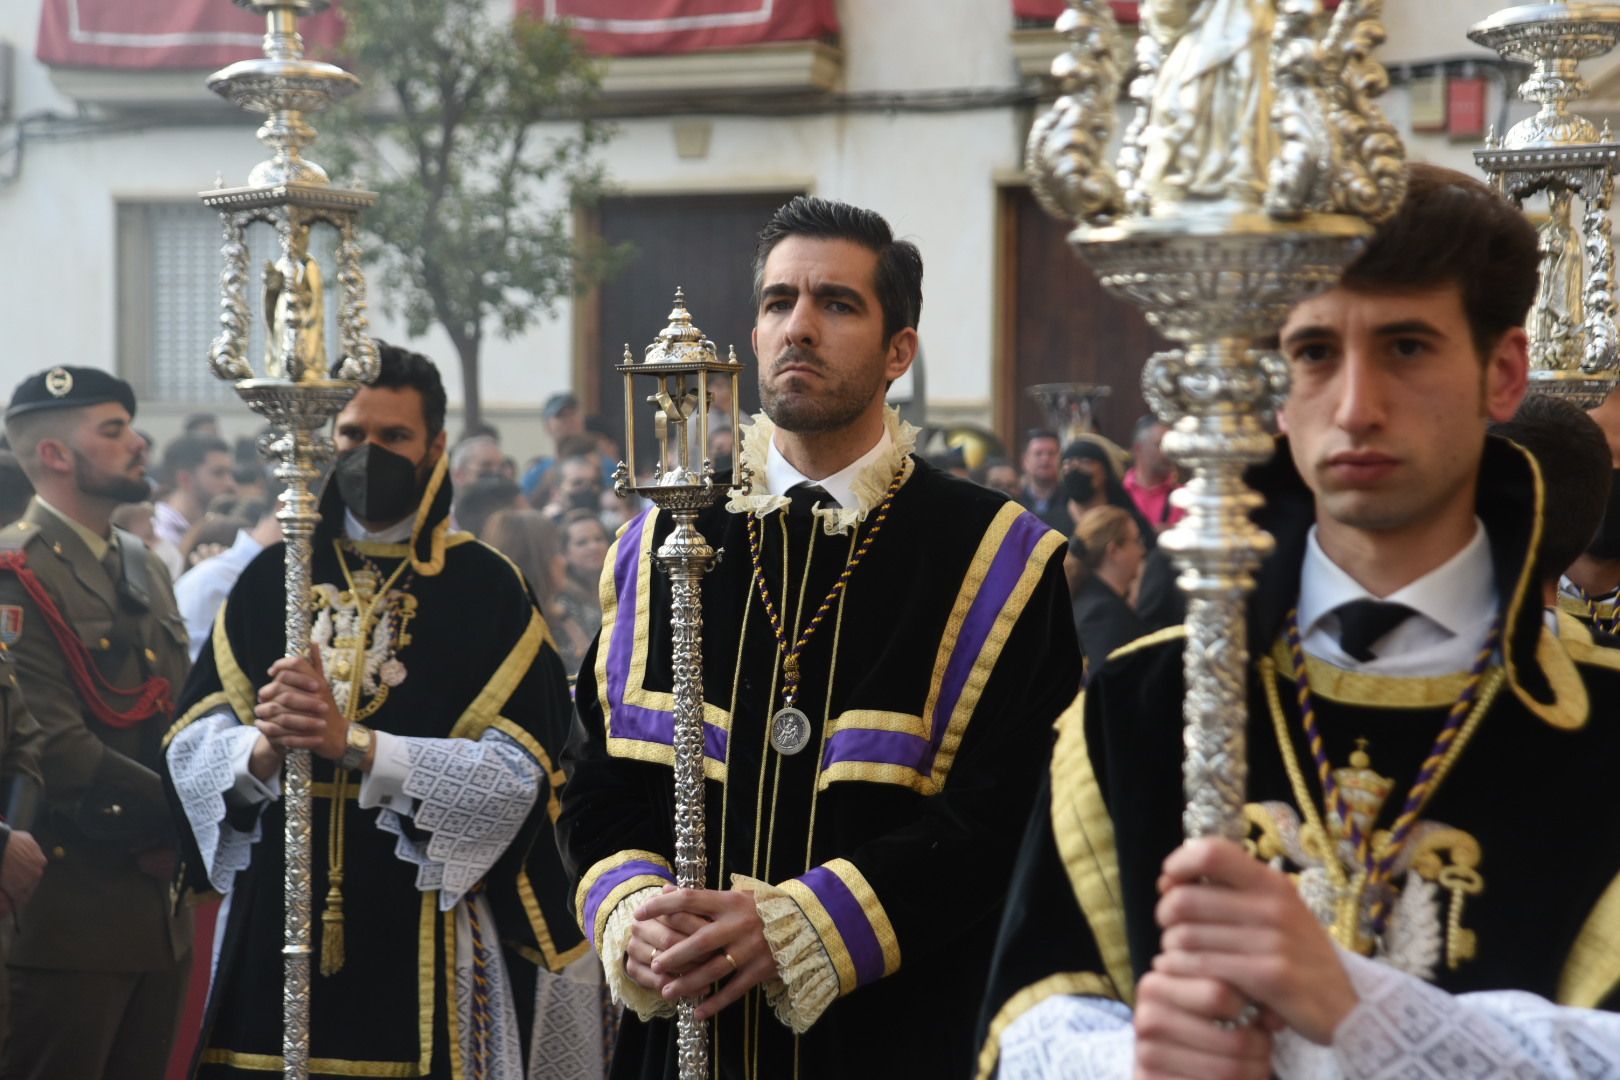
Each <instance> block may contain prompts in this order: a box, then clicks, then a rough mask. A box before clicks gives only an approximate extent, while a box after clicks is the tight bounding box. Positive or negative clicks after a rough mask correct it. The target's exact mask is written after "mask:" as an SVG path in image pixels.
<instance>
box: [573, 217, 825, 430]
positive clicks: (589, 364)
mask: <svg viewBox="0 0 1620 1080" xmlns="http://www.w3.org/2000/svg"><path fill="white" fill-rule="evenodd" d="M796 194H800V192H794V191H784V192H766V193H749V194H726V195H632V196H622V197H616V198H608V199H603V200H602V201H601V203H600V204H599V206H598V207H597V209H596V215H595V216H596V219H597V228H598V230H599V234H600V236H601V237H602V239H603V240H604V241H605V242H606V243H608V244H630V245H632V247H633V248H634V255H633V256H632V258H631V260H630V263H629V265H628V266H626V267H625V269H624V270H623V272H621V273H620V274H618V275H617V276H616V277H614V279H613V280H612V281H610V282H608V283H607V284H605V285H603V286H601V288H600V289H599V290H598V291H597V294H596V297H595V299H594V303H592V304H589V305H588V306H587V309H589V308H594V309H595V311H594V319H593V320H592V323H593V325H592V326H591V327H589V328H588V332H587V334H586V335H585V339H584V341H583V342H582V345H583V350H582V351H583V352H584V354H585V359H586V364H585V370H584V371H582V372H581V373H580V374H581V375H582V376H583V378H581V379H580V380H579V385H580V387H581V394H582V396H583V397H584V398H585V405H586V408H587V409H588V410H590V411H594V412H598V413H600V414H601V415H602V417H603V418H604V419H605V420H606V421H607V422H608V424H609V425H610V426H611V428H612V430H613V431H614V432H615V433H616V434H617V435H618V437H619V438H620V440H621V442H622V440H623V437H624V433H623V427H624V383H623V380H622V378H621V377H620V375H619V374H618V373H617V372H615V371H614V370H613V365H615V364H617V363H619V362H620V358H621V357H622V356H623V354H624V347H625V345H626V344H628V345H629V346H630V351H631V352H632V354H634V355H635V356H637V357H640V356H641V352H642V350H643V349H644V348H646V346H647V345H648V343H650V342H651V341H653V340H654V338H656V337H657V335H658V331H660V330H662V329H663V328H664V326H665V325H666V324H667V323H668V322H669V312H670V308H671V306H672V304H673V301H674V298H675V288H676V286H680V287H681V288H682V289H683V290H684V291H685V293H686V306H687V310H689V311H690V312H691V313H692V321H693V322H694V323H696V324H697V326H698V328H699V329H700V330H702V331H703V332H704V334H705V335H707V336H708V338H709V339H710V340H711V341H713V342H714V343H715V346H716V350H717V351H718V353H719V354H720V356H721V358H722V359H723V358H724V357H725V355H726V350H727V348H728V347H730V346H736V349H737V358H738V359H739V360H741V361H743V363H744V364H745V365H746V370H745V371H744V373H743V377H742V381H741V395H740V398H741V400H740V402H739V406H740V408H741V410H742V411H743V413H744V414H745V415H749V414H752V413H754V412H756V411H758V408H759V387H758V382H757V378H756V374H755V366H754V352H753V348H752V347H751V346H750V345H749V332H750V331H751V330H752V329H753V327H754V307H753V301H752V293H753V269H752V266H753V257H754V242H755V240H756V238H757V237H758V235H759V231H760V229H761V228H763V227H764V225H765V223H766V222H767V221H768V220H770V216H771V214H772V213H774V212H775V211H776V209H777V207H779V206H781V205H782V204H783V203H785V202H787V201H788V200H789V199H791V198H792V197H793V196H794V195H796ZM587 317H589V316H587ZM636 415H637V417H638V420H637V427H636V443H637V448H638V451H643V452H647V453H650V451H651V449H652V445H653V444H652V419H651V412H650V410H648V409H645V408H638V410H637V414H636Z"/></svg>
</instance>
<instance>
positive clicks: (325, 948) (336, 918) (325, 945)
mask: <svg viewBox="0 0 1620 1080" xmlns="http://www.w3.org/2000/svg"><path fill="white" fill-rule="evenodd" d="M348 808H349V773H348V770H346V769H339V770H338V775H337V778H336V780H335V781H334V782H333V784H332V810H331V817H330V818H328V819H327V820H328V823H329V827H328V829H327V844H326V879H327V882H328V888H327V890H326V906H325V907H324V908H323V909H322V910H321V974H322V975H336V974H337V973H338V972H340V971H342V970H343V964H344V961H345V960H346V959H347V956H346V953H345V949H344V941H343V833H344V828H343V827H344V817H345V815H346V814H347V812H348Z"/></svg>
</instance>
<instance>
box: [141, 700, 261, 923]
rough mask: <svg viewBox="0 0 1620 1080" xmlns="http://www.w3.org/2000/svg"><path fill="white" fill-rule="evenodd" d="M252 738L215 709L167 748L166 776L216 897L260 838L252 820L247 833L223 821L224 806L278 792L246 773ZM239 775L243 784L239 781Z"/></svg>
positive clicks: (251, 732)
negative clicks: (244, 778) (178, 797)
mask: <svg viewBox="0 0 1620 1080" xmlns="http://www.w3.org/2000/svg"><path fill="white" fill-rule="evenodd" d="M258 736H259V732H258V729H257V728H254V727H251V726H249V725H245V724H241V723H239V722H238V721H237V719H236V714H235V713H233V712H232V711H231V710H230V709H228V708H221V709H216V710H215V711H213V712H211V713H208V714H207V715H205V716H202V717H199V718H198V719H197V720H196V721H194V722H192V723H191V724H189V725H187V726H186V727H185V728H184V729H182V730H181V731H180V733H179V734H177V735H176V736H175V737H174V741H173V742H171V743H170V744H169V750H168V758H169V776H170V778H171V779H172V780H173V781H174V790H175V792H176V793H177V794H178V795H179V796H180V805H181V808H182V809H183V810H184V811H185V815H186V823H187V824H188V825H189V826H190V827H191V833H192V836H193V837H195V838H196V841H197V851H198V853H199V854H200V855H201V856H202V861H203V868H204V870H205V871H206V872H207V874H208V883H209V884H210V885H212V886H213V887H214V889H215V890H216V891H218V892H221V893H228V892H230V891H231V886H232V885H233V884H234V883H235V881H236V875H237V872H238V871H241V870H246V869H247V867H248V864H249V863H250V862H251V861H252V853H253V845H254V844H255V843H257V842H258V840H259V836H260V834H261V830H260V826H259V822H258V821H257V819H255V821H254V823H253V831H252V832H251V833H245V832H240V831H238V830H236V829H233V828H232V827H231V825H230V822H229V821H228V820H227V818H226V809H227V802H230V803H232V804H236V805H253V804H254V803H255V802H263V801H265V800H267V799H270V798H274V797H275V796H276V795H277V794H278V793H279V790H280V786H279V784H278V785H277V786H276V787H275V788H270V787H268V786H267V785H264V784H261V783H260V782H259V781H258V780H257V779H255V778H254V777H253V775H252V774H251V773H249V772H248V771H247V759H248V756H249V755H251V754H252V752H253V744H254V742H255V741H256V740H257V739H258ZM244 776H245V777H246V779H247V781H248V782H249V783H248V784H244V783H243V777H244ZM254 794H257V796H258V797H257V798H254V797H252V796H253V795H254ZM239 798H240V799H242V800H243V801H242V802H241V803H237V800H238V799H239Z"/></svg>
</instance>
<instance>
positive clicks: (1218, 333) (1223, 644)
mask: <svg viewBox="0 0 1620 1080" xmlns="http://www.w3.org/2000/svg"><path fill="white" fill-rule="evenodd" d="M1380 11H1381V4H1380V3H1379V2H1378V0H1344V2H1343V3H1341V4H1340V5H1339V6H1338V8H1337V9H1336V10H1335V11H1334V12H1333V14H1332V15H1331V16H1329V15H1328V14H1327V13H1325V12H1324V10H1323V7H1322V3H1321V0H1142V3H1141V13H1142V16H1141V29H1142V33H1141V37H1140V38H1139V39H1138V41H1137V46H1136V55H1135V61H1136V62H1135V68H1134V71H1133V74H1132V78H1131V80H1130V84H1129V95H1130V99H1131V102H1132V103H1133V104H1134V106H1135V109H1134V117H1133V119H1132V120H1131V122H1130V124H1129V126H1128V128H1127V129H1126V130H1125V132H1124V134H1123V138H1122V144H1121V147H1120V150H1119V153H1118V156H1117V160H1116V161H1114V162H1109V161H1107V160H1105V152H1106V149H1107V147H1108V146H1109V144H1110V142H1111V140H1112V139H1113V136H1114V128H1115V109H1116V103H1117V98H1118V93H1119V87H1120V85H1121V81H1122V73H1121V71H1120V70H1119V64H1118V62H1117V61H1116V60H1115V42H1116V40H1117V38H1118V35H1119V28H1118V25H1117V24H1116V22H1115V20H1114V16H1113V14H1112V12H1111V10H1110V5H1109V4H1108V3H1107V2H1106V0H1069V10H1068V11H1066V12H1064V13H1063V15H1062V16H1061V17H1060V18H1059V19H1058V22H1057V28H1058V30H1059V31H1060V32H1062V33H1063V34H1065V35H1066V36H1067V37H1068V39H1069V42H1070V46H1069V48H1068V50H1067V51H1066V52H1065V53H1064V54H1063V55H1061V56H1060V57H1059V58H1058V59H1057V60H1056V61H1055V62H1054V64H1053V69H1052V70H1053V74H1054V76H1055V77H1056V79H1057V82H1058V85H1059V89H1060V92H1061V96H1060V97H1059V98H1058V99H1057V101H1056V102H1055V104H1054V105H1053V106H1052V108H1051V109H1050V110H1049V111H1048V112H1047V113H1045V114H1044V115H1043V116H1041V117H1040V118H1039V119H1037V120H1036V122H1035V124H1034V126H1033V128H1032V129H1031V131H1030V135H1029V143H1028V152H1027V161H1026V168H1027V171H1028V172H1029V174H1030V176H1031V178H1032V181H1033V184H1034V190H1035V193H1036V196H1037V198H1039V200H1040V201H1041V204H1042V205H1043V206H1044V207H1045V208H1046V209H1047V210H1048V211H1049V212H1051V213H1052V214H1054V215H1056V216H1058V217H1060V218H1063V219H1066V220H1068V221H1072V222H1075V223H1076V228H1075V229H1074V231H1073V232H1071V233H1070V234H1069V241H1070V244H1071V245H1072V246H1073V247H1074V248H1075V250H1076V251H1077V252H1078V253H1079V254H1080V255H1081V256H1082V257H1084V258H1085V259H1086V260H1087V261H1088V262H1090V263H1091V264H1092V266H1093V268H1094V269H1095V270H1096V271H1097V273H1098V276H1099V278H1100V279H1101V281H1102V283H1103V285H1104V286H1105V287H1107V288H1108V289H1109V290H1110V291H1112V292H1114V293H1116V294H1117V295H1121V296H1124V297H1127V298H1128V299H1130V300H1131V301H1132V302H1134V303H1136V304H1137V305H1139V306H1140V307H1141V308H1142V309H1143V310H1144V312H1145V313H1146V314H1147V317H1148V320H1149V322H1151V323H1152V324H1153V325H1154V326H1155V327H1156V328H1157V329H1158V330H1159V331H1160V332H1161V333H1163V334H1164V335H1165V336H1166V337H1168V338H1170V339H1171V340H1172V341H1175V342H1177V343H1179V344H1180V346H1181V347H1180V348H1178V349H1174V350H1171V351H1167V352H1162V353H1158V354H1156V355H1155V356H1153V357H1152V358H1151V359H1150V360H1149V361H1148V363H1147V366H1146V368H1145V370H1144V371H1143V373H1142V389H1143V394H1144V396H1145V397H1146V399H1147V401H1148V404H1149V405H1150V406H1151V407H1152V408H1153V410H1154V412H1155V413H1157V414H1158V416H1159V417H1160V419H1162V420H1164V421H1165V423H1166V424H1168V425H1169V427H1170V431H1169V432H1168V433H1167V434H1166V436H1165V440H1164V445H1165V449H1166V450H1167V451H1168V452H1169V453H1170V454H1171V456H1172V457H1174V458H1175V459H1176V460H1177V461H1178V462H1179V463H1180V464H1181V465H1182V466H1183V467H1184V469H1185V470H1186V472H1187V473H1188V475H1189V476H1190V479H1189V481H1188V483H1187V485H1186V486H1185V487H1184V488H1183V489H1182V490H1181V491H1179V492H1177V493H1176V495H1175V496H1173V498H1174V499H1175V502H1176V505H1177V506H1179V507H1181V508H1183V509H1185V510H1186V511H1187V516H1186V517H1185V518H1183V519H1182V521H1181V522H1180V524H1178V525H1177V526H1176V527H1175V528H1173V529H1171V530H1170V531H1168V532H1166V533H1165V534H1163V536H1162V537H1161V538H1160V543H1161V544H1163V545H1164V547H1165V549H1166V550H1167V551H1169V552H1170V553H1171V554H1172V556H1173V557H1174V559H1175V563H1176V566H1177V568H1178V569H1179V570H1180V577H1179V578H1178V584H1179V585H1180V587H1181V588H1182V589H1183V590H1184V591H1185V592H1186V594H1187V598H1188V605H1187V607H1188V613H1187V642H1186V649H1185V654H1184V660H1183V665H1184V671H1185V677H1186V690H1187V693H1186V699H1185V705H1184V718H1185V721H1186V758H1185V763H1184V777H1183V779H1184V785H1185V792H1186V799H1187V808H1186V811H1185V813H1184V815H1183V827H1184V830H1185V832H1186V834H1187V835H1188V836H1190V837H1196V836H1211V835H1213V836H1226V837H1230V838H1233V839H1237V838H1240V837H1241V836H1242V835H1243V832H1244V825H1243V804H1244V790H1245V785H1246V781H1247V759H1246V747H1245V733H1244V717H1245V715H1246V712H1247V709H1246V702H1245V692H1244V688H1245V680H1246V675H1247V669H1248V664H1249V656H1248V647H1247V637H1246V634H1245V629H1244V602H1245V598H1246V596H1247V594H1248V593H1249V592H1250V591H1252V590H1253V588H1254V579H1253V573H1254V570H1255V569H1256V568H1257V567H1258V566H1259V564H1260V561H1261V559H1262V558H1264V556H1265V555H1266V554H1267V553H1268V552H1269V551H1270V550H1271V548H1272V540H1271V537H1270V536H1269V535H1267V534H1266V533H1265V532H1263V531H1262V530H1260V529H1259V528H1257V527H1256V526H1255V525H1254V524H1253V523H1252V522H1251V521H1250V519H1249V513H1250V511H1251V510H1253V509H1254V508H1255V507H1256V506H1258V505H1259V503H1260V501H1261V500H1260V496H1259V495H1258V494H1257V493H1255V492H1254V491H1253V490H1251V489H1250V488H1249V487H1247V485H1245V484H1244V482H1243V470H1244V469H1245V467H1247V466H1249V465H1251V464H1254V463H1257V462H1261V461H1264V460H1266V459H1267V458H1268V457H1269V456H1270V454H1271V452H1272V447H1273V443H1272V440H1271V438H1270V436H1269V435H1268V434H1267V432H1266V429H1265V426H1264V423H1263V420H1264V417H1265V416H1266V414H1267V413H1269V412H1270V411H1272V410H1274V409H1275V408H1276V407H1277V406H1278V405H1279V404H1280V403H1281V401H1282V399H1283V397H1284V395H1285V394H1286V392H1287V385H1288V374H1287V368H1286V366H1285V365H1284V363H1283V361H1282V359H1281V357H1279V356H1277V355H1276V354H1275V353H1272V352H1267V351H1264V350H1260V349H1257V348H1256V347H1255V345H1254V342H1255V340H1256V339H1257V338H1262V337H1268V336H1270V335H1272V334H1274V333H1275V332H1276V330H1277V328H1278V327H1279V326H1280V325H1281V324H1282V322H1283V320H1284V318H1285V317H1286V315H1287V313H1288V311H1289V309H1290V307H1291V306H1292V305H1293V304H1294V303H1295V302H1296V301H1298V300H1299V299H1300V298H1301V297H1303V296H1305V295H1306V294H1308V293H1310V292H1312V291H1316V290H1320V289H1323V288H1326V287H1328V286H1330V285H1332V284H1333V282H1334V281H1335V280H1336V279H1337V277H1338V274H1339V271H1340V269H1341V268H1342V266H1343V265H1344V264H1345V263H1346V262H1347V261H1348V260H1349V259H1350V258H1351V257H1352V256H1353V255H1354V254H1355V253H1356V252H1357V251H1358V250H1359V248H1360V246H1361V244H1362V243H1363V242H1364V238H1365V237H1366V236H1367V235H1369V233H1370V232H1371V229H1370V226H1369V224H1368V222H1369V221H1376V220H1379V219H1382V218H1383V217H1385V216H1387V215H1389V214H1390V213H1392V212H1393V211H1394V210H1395V208H1396V206H1397V205H1398V204H1399V202H1400V200H1401V198H1402V196H1403V195H1404V193H1405V170H1404V161H1403V159H1402V151H1401V146H1400V141H1399V140H1398V139H1397V137H1396V135H1395V132H1394V129H1393V128H1392V127H1391V126H1390V124H1389V123H1388V121H1386V120H1385V119H1384V117H1383V115H1382V114H1381V113H1380V112H1379V110H1378V108H1377V107H1376V106H1375V105H1374V104H1373V102H1372V98H1373V97H1375V96H1376V95H1377V94H1378V93H1380V92H1382V90H1383V89H1384V87H1385V85H1386V81H1387V80H1386V77H1385V73H1384V71H1383V69H1382V67H1380V66H1379V65H1378V64H1377V62H1375V61H1374V60H1373V59H1372V57H1371V55H1370V52H1371V49H1372V48H1373V46H1375V45H1376V44H1377V43H1378V42H1379V41H1381V40H1382V39H1383V27H1382V26H1381V25H1380V24H1379V21H1378V18H1379V14H1380Z"/></svg>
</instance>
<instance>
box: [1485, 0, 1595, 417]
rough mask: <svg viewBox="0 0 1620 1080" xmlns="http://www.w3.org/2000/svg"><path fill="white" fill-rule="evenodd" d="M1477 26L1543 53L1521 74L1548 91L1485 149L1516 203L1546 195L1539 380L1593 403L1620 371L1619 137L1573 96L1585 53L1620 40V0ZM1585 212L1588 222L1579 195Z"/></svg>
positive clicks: (1511, 52)
mask: <svg viewBox="0 0 1620 1080" xmlns="http://www.w3.org/2000/svg"><path fill="white" fill-rule="evenodd" d="M1468 36H1469V37H1470V38H1471V39H1473V40H1474V41H1477V42H1478V43H1479V44H1481V45H1484V46H1487V47H1488V48H1492V49H1495V50H1496V51H1497V52H1499V53H1501V54H1502V56H1503V57H1504V58H1506V59H1509V60H1518V61H1522V62H1524V63H1528V64H1530V65H1532V68H1531V72H1530V77H1529V78H1527V79H1526V80H1525V81H1524V82H1523V83H1521V84H1520V85H1519V95H1520V96H1521V97H1523V98H1524V99H1525V100H1526V101H1534V102H1539V103H1540V105H1541V108H1540V109H1539V110H1538V111H1537V112H1536V114H1535V115H1534V116H1531V117H1529V118H1528V119H1525V120H1521V121H1520V122H1519V123H1517V124H1515V125H1513V127H1512V128H1511V129H1509V131H1508V133H1507V135H1506V136H1504V137H1503V138H1501V139H1497V138H1496V137H1495V134H1494V132H1493V133H1492V135H1491V137H1489V138H1488V139H1487V140H1486V145H1485V149H1483V150H1476V151H1474V160H1475V162H1476V163H1478V165H1479V167H1480V168H1481V169H1483V170H1484V171H1485V173H1486V175H1488V176H1489V177H1490V178H1491V180H1492V182H1494V183H1495V184H1496V186H1497V188H1498V189H1499V190H1500V191H1501V192H1502V193H1503V194H1505V195H1506V196H1508V198H1510V199H1512V200H1513V201H1514V202H1515V203H1516V204H1518V205H1520V206H1522V205H1524V201H1525V200H1526V199H1528V198H1531V197H1533V196H1535V195H1537V194H1542V193H1545V195H1546V196H1547V219H1546V221H1544V222H1543V223H1542V224H1541V225H1540V226H1539V227H1538V228H1539V231H1540V233H1541V283H1540V285H1539V287H1538V288H1537V291H1536V302H1535V306H1534V307H1533V308H1532V309H1531V312H1530V323H1529V327H1528V329H1529V332H1530V388H1531V389H1532V390H1534V391H1537V392H1540V393H1544V394H1558V395H1561V396H1566V397H1569V398H1571V399H1572V400H1574V401H1575V402H1576V403H1577V404H1579V405H1581V406H1583V407H1586V408H1591V407H1593V406H1596V405H1598V404H1600V403H1602V401H1603V399H1604V398H1605V397H1606V396H1607V395H1608V393H1609V391H1611V390H1613V389H1614V387H1615V385H1616V383H1617V382H1620V336H1617V331H1616V327H1615V298H1614V242H1613V239H1612V235H1611V227H1610V224H1609V205H1610V202H1611V201H1612V198H1613V195H1614V174H1615V169H1616V166H1617V165H1620V145H1616V144H1615V142H1614V139H1613V137H1612V136H1611V135H1610V134H1609V128H1608V125H1607V124H1605V125H1604V126H1603V129H1602V130H1601V131H1599V130H1598V128H1597V127H1596V126H1595V125H1594V124H1593V123H1592V122H1591V121H1590V120H1587V119H1586V118H1585V117H1582V116H1578V115H1576V114H1575V113H1573V112H1571V111H1570V108H1569V103H1570V102H1571V101H1576V100H1578V99H1580V98H1583V97H1585V96H1586V95H1587V86H1586V80H1585V79H1584V78H1582V77H1581V73H1580V70H1579V66H1580V62H1581V61H1582V60H1591V59H1595V58H1597V57H1599V56H1602V55H1604V54H1605V53H1607V52H1609V51H1610V50H1611V49H1613V48H1614V46H1615V43H1616V42H1617V41H1620V6H1617V5H1614V4H1527V5H1524V6H1521V7H1512V8H1506V9H1504V10H1502V11H1499V12H1497V13H1496V14H1495V15H1492V16H1491V17H1490V18H1488V19H1486V20H1484V21H1483V22H1479V23H1476V24H1475V25H1474V26H1473V28H1472V29H1470V30H1469V31H1468ZM1577 197H1579V198H1580V200H1581V204H1582V208H1583V212H1582V215H1581V219H1580V223H1579V225H1577V224H1576V222H1575V217H1574V200H1575V199H1576V198H1577Z"/></svg>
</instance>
